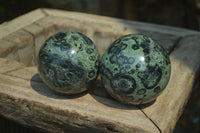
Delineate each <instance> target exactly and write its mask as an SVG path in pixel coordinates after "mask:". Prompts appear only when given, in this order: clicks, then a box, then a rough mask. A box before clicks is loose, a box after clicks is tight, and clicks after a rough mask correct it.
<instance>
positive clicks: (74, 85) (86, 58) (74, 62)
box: [38, 32, 100, 94]
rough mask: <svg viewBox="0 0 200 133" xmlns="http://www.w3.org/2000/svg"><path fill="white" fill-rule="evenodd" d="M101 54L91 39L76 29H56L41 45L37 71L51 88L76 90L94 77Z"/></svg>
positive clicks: (62, 91)
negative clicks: (65, 30) (74, 30)
mask: <svg viewBox="0 0 200 133" xmlns="http://www.w3.org/2000/svg"><path fill="white" fill-rule="evenodd" d="M99 62H100V56H99V52H98V50H97V48H96V46H95V45H94V43H93V42H92V41H91V40H90V39H89V38H88V37H86V36H85V35H83V34H81V33H78V32H59V33H57V34H55V35H53V36H51V37H50V38H49V39H48V40H46V41H45V42H44V44H43V45H42V46H41V48H40V51H39V55H38V71H39V75H40V77H41V79H42V80H43V82H44V83H45V84H46V85H47V86H49V87H50V88H51V89H53V90H55V91H57V92H61V93H66V94H76V93H80V92H83V91H85V90H86V88H87V87H88V86H89V85H90V84H91V82H92V81H94V80H95V79H96V78H97V75H98V68H99Z"/></svg>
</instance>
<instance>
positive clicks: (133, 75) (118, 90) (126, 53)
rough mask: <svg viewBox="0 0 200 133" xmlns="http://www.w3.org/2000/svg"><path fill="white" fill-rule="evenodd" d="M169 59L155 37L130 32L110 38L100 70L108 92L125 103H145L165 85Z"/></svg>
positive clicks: (168, 70)
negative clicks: (113, 38)
mask: <svg viewBox="0 0 200 133" xmlns="http://www.w3.org/2000/svg"><path fill="white" fill-rule="evenodd" d="M170 73H171V65H170V59H169V57H168V55H167V53H166V51H165V50H164V49H163V48H162V46H161V45H160V44H158V42H157V41H154V40H152V39H151V38H150V37H148V36H145V35H136V34H130V35H126V36H124V37H121V38H119V39H117V40H116V41H114V42H113V43H112V44H111V45H110V46H109V47H108V49H107V50H106V51H105V53H104V55H103V56H102V60H101V65H100V74H101V79H102V82H103V84H104V86H105V88H106V90H107V91H108V93H109V94H110V95H111V96H112V97H113V98H115V99H117V100H118V101H120V102H123V103H126V104H134V105H138V104H145V103H148V102H151V101H153V100H155V99H156V97H157V96H158V95H160V93H161V92H162V91H163V90H164V88H165V87H166V86H167V84H168V81H169V78H170Z"/></svg>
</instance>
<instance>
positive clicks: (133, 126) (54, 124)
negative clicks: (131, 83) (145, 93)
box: [0, 74, 158, 133]
mask: <svg viewBox="0 0 200 133" xmlns="http://www.w3.org/2000/svg"><path fill="white" fill-rule="evenodd" d="M19 75H21V74H19ZM33 76H34V75H33ZM25 78H26V77H25ZM0 94H1V95H0V101H1V102H0V106H1V108H2V110H1V111H0V112H1V115H4V116H6V117H8V118H10V119H14V120H17V121H19V122H20V123H23V124H27V125H31V126H36V127H39V128H42V129H45V130H46V131H50V132H64V131H67V130H70V129H66V128H65V127H64V126H63V125H66V126H67V127H68V126H69V127H68V128H72V129H73V130H78V129H79V130H80V131H81V130H83V131H89V130H91V131H92V130H94V131H98V132H103V131H110V132H115V131H118V132H124V133H125V132H133V131H138V132H158V130H157V129H156V127H155V126H154V125H153V124H152V123H151V121H150V120H149V119H147V118H146V116H145V115H144V114H143V113H142V112H141V111H140V110H139V109H138V108H136V107H132V106H125V105H122V104H120V103H118V102H116V101H113V100H110V99H107V98H101V97H98V96H94V95H92V94H88V93H87V94H85V95H81V96H80V97H78V96H75V97H73V96H70V97H68V96H63V95H62V96H60V95H59V94H56V93H54V92H53V91H51V90H49V89H48V87H46V86H45V85H44V84H43V82H36V81H33V80H32V81H29V80H25V79H22V78H17V77H13V76H7V75H2V74H1V75H0ZM5 105H6V106H5ZM20 112H23V113H20ZM40 114H42V115H40ZM30 118H31V119H30Z"/></svg>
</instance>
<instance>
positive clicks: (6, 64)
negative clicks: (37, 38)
mask: <svg viewBox="0 0 200 133" xmlns="http://www.w3.org/2000/svg"><path fill="white" fill-rule="evenodd" d="M25 67H26V66H25V65H24V64H23V63H19V62H17V61H11V60H7V59H4V58H0V73H8V72H11V71H15V70H18V69H21V68H25Z"/></svg>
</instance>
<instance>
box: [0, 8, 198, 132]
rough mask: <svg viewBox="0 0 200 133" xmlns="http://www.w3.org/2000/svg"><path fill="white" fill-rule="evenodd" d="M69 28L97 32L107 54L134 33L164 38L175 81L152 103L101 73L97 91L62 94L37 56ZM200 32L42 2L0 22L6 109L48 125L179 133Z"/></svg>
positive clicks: (24, 120) (0, 108)
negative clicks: (106, 81)
mask: <svg viewBox="0 0 200 133" xmlns="http://www.w3.org/2000/svg"><path fill="white" fill-rule="evenodd" d="M64 30H68V31H69V30H70V31H79V32H82V33H84V34H86V35H87V36H89V37H90V38H91V39H92V40H93V41H94V42H95V43H96V45H97V47H98V49H99V51H100V54H101V55H102V54H103V52H104V51H105V49H106V48H107V47H108V46H109V44H110V43H111V42H112V41H114V40H115V39H117V38H118V37H120V36H122V35H125V34H129V33H141V34H146V35H149V36H151V37H152V38H154V39H156V40H158V41H160V42H161V43H162V44H163V46H164V47H165V48H166V49H167V50H168V52H169V54H170V59H171V63H172V74H171V78H170V81H169V84H168V86H167V88H166V89H165V90H164V92H163V93H162V94H161V95H160V96H159V97H158V98H157V100H156V101H155V102H154V103H152V104H150V105H146V106H127V105H123V104H120V103H119V102H117V101H115V100H113V99H112V98H110V97H109V96H108V95H107V93H106V91H105V89H104V88H103V87H102V85H101V82H100V80H97V82H96V83H95V87H94V90H93V92H85V93H83V94H80V95H76V96H64V95H60V94H57V93H55V92H53V91H51V90H50V89H48V87H46V86H45V84H44V83H43V82H42V81H41V79H40V77H39V76H38V74H37V69H36V62H35V59H36V56H37V54H38V51H39V48H40V46H41V45H42V43H43V42H44V41H45V39H47V38H48V37H49V36H50V35H52V34H54V33H56V32H59V31H64ZM199 38H200V33H199V32H196V31H191V30H186V29H179V28H173V27H167V26H160V25H153V24H147V23H140V22H133V21H127V20H121V19H115V18H109V17H103V16H97V15H89V14H84V13H76V12H68V11H60V10H53V9H37V10H34V11H32V12H30V13H27V14H25V15H23V16H20V17H18V18H16V19H14V20H12V21H9V22H5V23H3V24H1V25H0V57H1V58H0V115H2V116H5V117H7V118H9V119H11V120H14V121H17V122H19V123H21V124H25V125H28V126H32V127H35V128H39V129H41V130H43V131H46V132H58V133H61V132H67V131H69V132H124V133H127V132H151V133H157V132H164V133H168V132H173V129H174V127H175V124H176V122H177V120H178V118H179V117H180V115H181V113H182V111H183V108H184V106H185V104H186V103H187V100H188V98H189V95H190V92H191V89H192V86H193V84H194V81H195V77H196V76H197V71H198V69H199V67H200V39H199Z"/></svg>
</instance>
